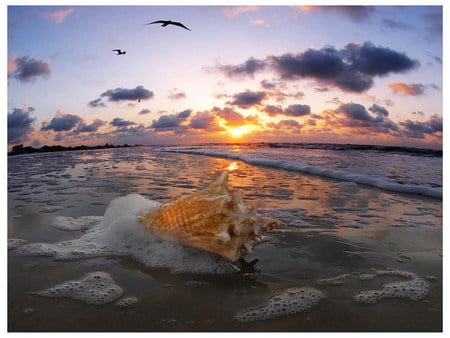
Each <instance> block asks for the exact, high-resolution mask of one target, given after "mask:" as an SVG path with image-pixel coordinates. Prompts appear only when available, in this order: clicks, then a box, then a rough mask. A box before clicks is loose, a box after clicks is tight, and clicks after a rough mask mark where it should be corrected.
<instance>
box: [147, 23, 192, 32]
mask: <svg viewBox="0 0 450 338" xmlns="http://www.w3.org/2000/svg"><path fill="white" fill-rule="evenodd" d="M154 23H161V24H162V25H161V26H162V27H166V26H167V25H174V26H178V27H182V28H184V29H187V30H188V31H190V29H189V28H187V27H186V26H185V25H183V24H182V23H181V22H176V21H170V20H158V21H153V22H149V23H146V25H151V24H154Z"/></svg>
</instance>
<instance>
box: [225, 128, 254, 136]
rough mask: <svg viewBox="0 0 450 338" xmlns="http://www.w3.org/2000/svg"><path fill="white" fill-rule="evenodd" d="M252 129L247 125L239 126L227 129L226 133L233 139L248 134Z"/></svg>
mask: <svg viewBox="0 0 450 338" xmlns="http://www.w3.org/2000/svg"><path fill="white" fill-rule="evenodd" d="M252 129H253V128H252V127H251V126H249V125H243V126H239V127H235V128H228V130H227V131H228V133H230V135H231V136H232V137H234V138H238V137H241V136H243V135H245V134H248V133H250V132H251V131H252Z"/></svg>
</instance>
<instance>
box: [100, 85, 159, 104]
mask: <svg viewBox="0 0 450 338" xmlns="http://www.w3.org/2000/svg"><path fill="white" fill-rule="evenodd" d="M153 96H154V94H153V92H152V91H150V90H148V89H145V88H144V86H137V87H136V88H134V89H126V88H116V89H109V90H107V91H106V92H104V93H102V94H101V95H100V97H107V98H108V101H113V102H118V101H138V100H147V99H151V98H153ZM94 101H95V100H94ZM91 102H92V101H91Z"/></svg>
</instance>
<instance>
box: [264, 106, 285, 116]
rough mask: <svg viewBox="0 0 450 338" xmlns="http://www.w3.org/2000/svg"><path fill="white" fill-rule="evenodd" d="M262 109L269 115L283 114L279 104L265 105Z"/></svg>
mask: <svg viewBox="0 0 450 338" xmlns="http://www.w3.org/2000/svg"><path fill="white" fill-rule="evenodd" d="M263 111H264V112H265V113H266V114H267V115H269V116H277V115H280V114H283V112H284V110H283V108H282V107H281V106H274V105H268V106H265V107H264V109H263Z"/></svg>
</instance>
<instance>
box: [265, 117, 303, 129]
mask: <svg viewBox="0 0 450 338" xmlns="http://www.w3.org/2000/svg"><path fill="white" fill-rule="evenodd" d="M267 127H269V128H271V129H275V130H283V131H290V132H299V131H300V129H301V128H302V125H301V124H300V123H298V122H297V121H295V120H281V121H279V122H277V123H275V122H270V123H267Z"/></svg>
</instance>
